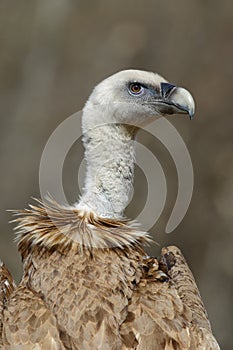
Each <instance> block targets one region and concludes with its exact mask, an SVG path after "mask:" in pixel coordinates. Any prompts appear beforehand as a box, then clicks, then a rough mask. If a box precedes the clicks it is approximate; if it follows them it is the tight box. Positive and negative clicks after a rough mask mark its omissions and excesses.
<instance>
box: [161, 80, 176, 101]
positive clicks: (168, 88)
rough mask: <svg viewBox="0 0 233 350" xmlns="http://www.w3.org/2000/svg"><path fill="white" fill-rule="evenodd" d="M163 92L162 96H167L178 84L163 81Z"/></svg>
mask: <svg viewBox="0 0 233 350" xmlns="http://www.w3.org/2000/svg"><path fill="white" fill-rule="evenodd" d="M160 86H161V94H162V97H164V98H167V97H168V96H169V95H170V93H171V91H172V90H173V89H174V88H176V85H173V84H170V83H161V84H160Z"/></svg>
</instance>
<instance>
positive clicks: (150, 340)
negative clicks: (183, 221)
mask: <svg viewBox="0 0 233 350" xmlns="http://www.w3.org/2000/svg"><path fill="white" fill-rule="evenodd" d="M132 74H133V78H134V80H133V81H135V79H136V78H135V77H137V79H139V78H140V79H141V78H142V76H144V75H146V77H147V78H148V79H149V82H148V83H149V85H148V86H150V89H151V90H150V95H149V96H151V94H152V93H154V94H155V96H157V95H156V94H158V91H159V89H160V90H161V92H160V95H161V96H162V97H161V96H160V95H159V96H160V97H161V98H162V102H161V106H160V104H159V103H160V102H159V103H158V102H157V101H158V100H157V97H153V98H154V99H155V100H153V101H152V102H151V103H152V105H153V106H155V107H153V108H155V112H153V113H155V115H157V114H158V113H159V112H158V111H159V108H161V113H165V112H164V111H165V110H166V108H167V113H172V111H173V108H174V111H173V112H174V113H175V112H177V110H178V111H182V113H183V112H184V111H185V113H187V112H188V113H189V114H190V116H192V114H193V111H194V105H193V100H192V99H191V97H190V94H189V93H187V91H186V92H184V89H182V90H181V89H180V90H178V88H177V90H176V87H174V86H173V85H170V84H166V83H163V86H162V87H161V88H160V83H161V81H164V80H163V79H162V78H161V77H159V76H157V75H154V74H152V73H146V72H144V73H143V72H139V71H127V72H126V73H125V72H121V73H118V75H117V79H116V80H114V79H113V80H112V78H110V80H109V81H108V80H107V83H106V84H105V83H104V84H103V83H102V85H101V89H100V90H98V89H97V90H96V92H95V91H94V93H93V99H94V106H95V108H97V107H98V103H97V102H96V101H99V100H98V99H102V98H103V96H104V94H103V93H102V92H105V93H106V89H107V88H109V86H111V84H113V85H114V81H115V82H117V85H116V86H117V88H118V89H120V90H119V91H121V92H122V91H126V90H125V82H127V84H128V82H129V76H130V77H131V80H130V84H131V82H132ZM119 77H120V79H119ZM126 78H127V79H126ZM121 79H122V80H121ZM109 82H110V83H111V84H110V85H109ZM119 82H120V87H119ZM122 82H123V84H124V85H121V84H122ZM143 84H144V85H143V86H145V84H146V83H145V81H144V82H143ZM153 84H154V85H155V86H154V88H153V86H152V85H153ZM122 86H124V89H122ZM127 86H128V85H127ZM130 86H131V85H130ZM139 87H140V85H139ZM135 89H136V87H135ZM148 89H149V87H148ZM153 89H154V90H153ZM136 90H138V86H137V89H136ZM152 90H153V91H152ZM113 91H114V93H115V91H116V90H115V89H113ZM131 92H132V91H131ZM173 93H174V95H173ZM171 96H173V99H171V101H170V100H169V101H168V99H170V97H171ZM174 96H175V97H174ZM121 98H122V93H121ZM127 98H128V97H127ZM91 101H92V99H90V103H92V102H91ZM114 101H115V102H116V101H117V96H116V99H115V100H114ZM127 101H128V100H127ZM159 101H160V100H159ZM177 101H178V102H179V103H178V102H177ZM187 101H188V102H187ZM155 102H156V103H155ZM176 102H177V103H176ZM181 102H182V103H184V106H183V105H181ZM186 102H187V105H186V104H185V103H186ZM129 103H130V104H131V105H130V106H131V107H132V97H130V102H129ZM135 103H136V104H137V103H138V102H135ZM100 105H101V108H102V107H103V106H102V104H101V103H100ZM144 105H145V99H144V100H143V107H142V108H143V113H145V110H144V108H145V107H144ZM90 106H92V105H90V104H87V107H86V108H87V111H89V112H90V111H91V107H90ZM159 106H160V107H159ZM166 106H167V107H166ZM105 107H106V105H104V110H106V108H105ZM120 107H121V108H122V105H121V106H120ZM120 107H119V108H120ZM109 108H110V107H109V104H108V105H107V112H109ZM132 108H134V106H133V107H132ZM135 108H136V107H135ZM137 108H138V107H137ZM140 108H141V107H140ZM129 110H130V109H129ZM146 111H147V112H148V113H150V110H149V109H147V110H146ZM134 113H135V109H134ZM134 113H133V115H134ZM84 114H85V113H84ZM89 115H91V114H90V113H89ZM97 117H98V113H97ZM140 118H141V117H140ZM96 119H98V118H95V119H94V121H95V123H96ZM90 120H92V119H90ZM90 120H89V119H88V118H87V119H85V122H86V124H85V127H87V124H88V122H90ZM131 122H132V121H131ZM143 122H145V120H144V121H143ZM95 127H96V124H95ZM127 128H128V126H127ZM135 130H136V128H135ZM102 131H104V132H102ZM102 131H101V133H100V134H98V130H97V131H96V130H94V131H93V130H90V134H89V136H88V135H87V136H88V137H87V136H85V139H86V149H87V155H86V156H88V157H87V158H88V159H89V161H90V164H89V168H88V169H89V173H87V183H86V193H85V194H84V196H83V198H82V199H81V201H80V203H79V204H78V205H74V206H73V207H70V206H69V207H68V206H67V207H66V206H63V205H60V204H58V203H56V201H55V200H52V199H50V200H48V201H47V202H46V203H44V202H43V201H38V202H37V204H36V205H31V206H30V207H29V209H26V210H21V211H17V212H15V215H16V217H15V220H14V221H15V222H16V223H17V226H16V230H17V240H18V249H19V252H20V254H21V256H22V260H23V267H24V274H23V277H22V280H21V282H20V284H19V285H18V287H17V288H15V287H14V283H13V280H12V278H11V276H10V275H9V273H8V272H7V270H6V269H5V267H4V266H3V265H2V266H1V268H2V271H1V272H2V275H1V276H2V277H1V286H0V287H1V290H0V292H1V294H0V315H1V325H2V330H1V343H0V344H1V346H2V348H3V349H9V350H13V349H19V350H32V349H38V350H39V349H41V350H45V349H54V350H58V349H60V350H61V349H64V350H65V349H66V350H67V349H70V350H95V349H96V350H97V349H101V350H120V349H122V350H133V349H137V350H152V349H153V350H156V349H158V350H160V349H164V350H178V349H180V350H193V349H197V350H203V349H209V350H215V349H216V350H217V349H219V346H218V344H217V342H216V340H215V339H214V337H213V335H212V333H211V329H210V324H209V321H208V318H207V315H206V312H205V309H204V306H203V304H202V301H201V298H200V295H199V292H198V289H197V286H196V284H195V281H194V279H193V276H192V273H191V271H190V270H189V268H188V266H187V264H186V262H185V259H184V258H183V256H182V254H181V252H180V250H179V249H178V248H176V247H168V248H164V249H163V250H162V255H161V258H159V259H156V258H153V257H148V256H147V254H146V252H145V250H144V246H145V245H146V244H148V243H149V242H150V238H149V235H148V233H146V232H142V231H141V230H140V229H139V228H138V227H137V225H136V224H135V222H133V221H131V220H128V219H125V218H124V217H123V216H122V212H123V210H124V207H125V197H124V193H127V190H128V188H129V184H130V182H131V181H132V162H133V160H132V159H133V154H132V152H131V150H132V147H131V141H132V140H131V138H132V137H134V135H133V132H132V133H131V132H130V133H128V129H124V126H122V125H120V126H119V125H117V127H116V126H114V127H112V128H109V126H107V127H105V128H104V129H102ZM116 131H117V132H119V134H117V135H116V134H114V133H116ZM111 133H113V135H112V134H111ZM104 135H107V138H106V139H107V140H108V142H109V140H110V142H116V146H114V147H113V151H112V152H114V149H116V154H115V156H116V158H117V157H118V154H119V151H121V150H122V147H123V149H124V152H123V153H122V154H120V155H121V157H122V158H121V159H120V163H119V159H118V158H117V160H116V164H115V163H114V161H115V160H114V159H113V160H111V162H110V163H111V164H110V165H109V164H107V165H106V160H105V157H106V156H105V154H104V153H105V152H106V151H107V150H108V148H109V147H108V144H105V143H104V142H105V141H104ZM95 137H97V139H95ZM99 137H100V140H101V142H100V144H101V145H102V144H103V149H102V152H103V154H104V161H105V163H104V164H103V166H101V167H100V169H98V172H97V174H95V172H94V170H93V169H94V168H92V167H93V165H94V167H97V168H98V166H99V164H98V162H99V158H98V157H99V154H97V155H96V154H95V152H96V147H93V144H94V146H95V142H97V143H98V144H99V139H98V138H99ZM100 156H101V153H100ZM124 156H125V157H126V158H124ZM127 157H128V158H127ZM130 157H131V158H132V159H131V158H130ZM131 160H132V162H131ZM119 164H120V166H119ZM99 174H100V178H98V176H99ZM95 181H96V182H95ZM123 197H124V198H123ZM122 198H123V199H122ZM105 206H106V207H105ZM100 213H101V214H100Z"/></svg>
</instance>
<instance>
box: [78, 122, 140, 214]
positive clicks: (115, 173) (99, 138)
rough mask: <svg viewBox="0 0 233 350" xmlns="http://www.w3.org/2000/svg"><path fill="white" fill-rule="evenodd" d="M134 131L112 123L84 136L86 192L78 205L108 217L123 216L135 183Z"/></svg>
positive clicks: (90, 131)
mask: <svg viewBox="0 0 233 350" xmlns="http://www.w3.org/2000/svg"><path fill="white" fill-rule="evenodd" d="M134 134H135V130H133V129H132V127H128V126H126V125H122V124H109V125H104V126H99V127H98V128H95V129H93V130H89V131H88V132H87V133H86V134H85V135H84V137H83V143H84V147H85V158H86V162H87V170H86V179H85V186H84V193H83V195H82V197H81V199H80V202H79V203H78V206H77V207H78V208H80V209H84V210H92V211H94V212H95V213H96V214H97V215H99V216H101V217H105V218H121V217H122V216H123V213H124V209H125V208H126V206H127V204H128V201H129V196H130V193H131V190H132V186H133V176H134V160H135V157H134V141H133V139H134Z"/></svg>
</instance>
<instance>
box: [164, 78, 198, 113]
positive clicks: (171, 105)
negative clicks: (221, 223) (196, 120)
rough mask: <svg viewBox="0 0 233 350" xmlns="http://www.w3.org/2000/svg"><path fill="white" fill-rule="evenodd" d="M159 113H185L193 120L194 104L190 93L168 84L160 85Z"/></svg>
mask: <svg viewBox="0 0 233 350" xmlns="http://www.w3.org/2000/svg"><path fill="white" fill-rule="evenodd" d="M160 88H161V90H160V92H161V101H160V108H159V109H160V112H161V113H163V114H175V113H187V114H188V115H189V118H190V119H193V116H194V112H195V103H194V99H193V97H192V95H191V94H190V92H189V91H188V90H186V89H184V88H182V87H177V86H175V85H173V84H170V83H161V84H160Z"/></svg>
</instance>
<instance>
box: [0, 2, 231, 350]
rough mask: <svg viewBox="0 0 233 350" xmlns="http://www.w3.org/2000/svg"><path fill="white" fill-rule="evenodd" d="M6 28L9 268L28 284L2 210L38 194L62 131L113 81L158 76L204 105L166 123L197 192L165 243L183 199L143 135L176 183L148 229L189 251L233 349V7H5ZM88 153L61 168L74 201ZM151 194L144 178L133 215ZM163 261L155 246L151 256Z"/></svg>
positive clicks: (1, 69) (3, 152) (159, 149)
mask: <svg viewBox="0 0 233 350" xmlns="http://www.w3.org/2000/svg"><path fill="white" fill-rule="evenodd" d="M0 28H1V29H0V46H1V55H0V77H1V78H0V87H1V94H0V99H1V102H0V108H1V128H0V145H1V146H0V164H1V181H0V186H1V190H0V193H1V197H0V203H1V221H0V222H1V245H0V257H1V259H2V260H3V261H4V262H5V263H6V264H7V265H8V267H9V269H10V270H11V271H12V273H13V274H14V276H15V278H16V279H17V280H19V279H20V274H21V262H20V258H19V256H18V253H17V249H16V244H15V243H14V242H13V239H14V235H13V233H12V228H13V225H9V224H8V220H10V217H11V216H10V214H9V213H7V212H6V211H5V210H6V209H9V208H23V207H26V206H27V203H28V202H30V201H32V200H31V198H30V197H31V196H35V197H39V196H40V194H39V185H38V170H39V162H40V157H41V153H42V151H43V148H44V145H45V143H46V141H47V139H48V137H49V135H50V134H51V133H52V132H53V130H54V129H55V128H56V126H58V125H59V123H60V122H62V120H64V119H65V118H66V117H68V116H69V115H71V114H72V113H74V112H76V111H78V110H80V109H81V108H82V106H83V104H84V102H85V100H86V99H87V97H88V95H89V94H90V92H91V90H92V88H93V86H94V85H95V84H96V83H97V82H99V81H100V80H102V79H103V78H104V77H106V76H108V75H111V74H112V73H114V72H116V71H118V70H121V69H125V68H139V69H145V70H151V71H157V72H159V73H160V74H162V75H163V76H165V77H166V78H167V79H168V80H169V81H171V82H175V83H177V84H178V85H181V86H184V87H188V89H189V90H190V91H191V92H192V93H193V95H194V96H195V99H196V104H197V112H196V118H195V119H194V121H193V122H190V121H189V120H188V118H184V117H180V116H175V117H170V118H169V120H170V121H171V122H172V123H173V125H174V126H175V127H176V128H177V130H178V131H179V133H180V134H181V135H182V137H183V139H184V140H185V142H186V144H187V147H188V149H189V151H190V154H191V158H192V161H193V167H194V176H195V187H194V193H193V198H192V202H191V205H190V207H189V210H188V212H187V215H186V216H185V218H184V220H183V221H182V223H181V224H180V225H179V227H178V228H177V229H176V230H175V231H174V232H173V233H171V234H165V233H164V230H165V225H166V222H167V219H168V217H169V214H170V212H171V209H172V207H173V205H174V200H175V195H176V191H177V177H176V172H175V168H174V164H173V163H172V161H171V159H170V157H169V154H167V151H166V149H165V148H164V147H163V146H161V144H159V142H154V141H153V139H152V140H151V139H150V137H149V136H148V135H146V133H142V134H141V135H140V136H139V138H140V140H141V142H144V144H145V145H146V146H148V147H150V149H151V150H153V152H154V153H155V154H156V156H157V157H158V159H159V160H160V163H161V165H162V166H163V168H164V171H165V173H166V178H167V182H168V193H169V195H168V199H167V202H166V207H165V210H164V212H163V215H162V216H161V218H160V219H159V221H158V222H157V223H156V224H155V226H154V227H153V229H152V230H151V232H152V234H153V236H154V238H155V240H156V241H157V242H159V243H160V245H161V246H163V245H166V244H176V245H178V246H179V247H181V248H182V250H183V253H184V254H185V256H186V258H187V260H188V262H189V264H190V266H191V268H192V270H193V272H194V275H195V277H196V279H197V282H198V285H199V288H200V291H201V294H202V297H203V300H204V302H205V305H206V307H207V310H208V313H209V317H210V319H211V322H212V326H213V330H214V333H215V335H216V337H217V339H218V341H219V342H220V344H221V346H222V348H223V349H225V350H227V349H229V350H230V349H232V348H233V341H232V334H233V333H232V331H233V330H232V324H233V313H232V311H233V307H232V297H233V293H232V292H233V285H232V277H233V267H232V265H233V261H232V260H233V259H232V257H233V236H232V228H233V215H232V207H233V199H232V198H233V196H232V192H233V181H232V177H233V162H232V153H233V152H232V146H233V116H232V101H233V96H232V83H233V2H232V1H226V0H222V1H218V0H211V1H210V0H209V1H208V0H205V1H203V0H196V1H194V0H190V1H186V0H178V1H174V0H168V1H158V0H153V1H152V0H147V1H144V2H142V1H140V2H139V1H131V0H128V1H123V0H118V1H106V0H105V1H104V0H103V1H101V0H96V1H90V0H85V1H68V0H40V1H39V0H37V1H36V0H34V1H30V0H28V1H23V0H21V1H18V0H14V1H13V0H11V1H4V0H1V1H0ZM76 151H78V152H76ZM81 151H82V149H81V146H80V145H79V144H78V143H77V145H75V146H74V147H73V148H72V150H71V152H70V154H69V156H68V158H67V162H66V166H65V170H64V182H65V188H66V192H67V195H68V197H69V199H70V200H71V201H72V200H73V201H74V200H75V198H76V197H77V196H78V189H77V181H76V180H77V169H78V163H77V162H78V160H80V159H81V158H82V155H81ZM76 153H78V154H76ZM155 185H156V179H155ZM146 190H147V189H146V182H145V176H144V175H143V174H142V173H141V172H140V171H139V170H137V172H136V190H135V196H134V199H133V204H131V205H130V207H129V209H128V211H129V213H130V215H131V216H134V215H135V214H134V212H135V213H137V212H138V211H140V208H142V206H143V201H145V200H146ZM152 215H153V213H152ZM158 252H159V248H158V247H157V246H154V247H153V249H151V251H150V253H153V254H158Z"/></svg>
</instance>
